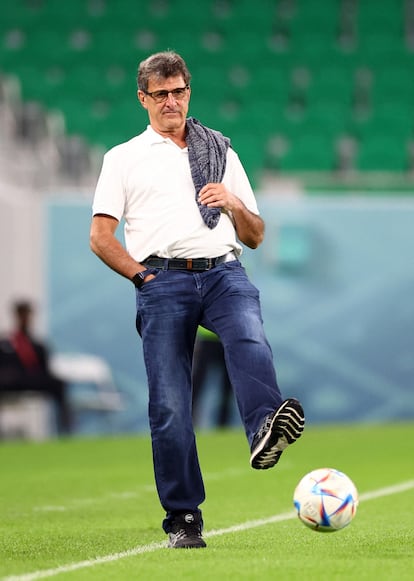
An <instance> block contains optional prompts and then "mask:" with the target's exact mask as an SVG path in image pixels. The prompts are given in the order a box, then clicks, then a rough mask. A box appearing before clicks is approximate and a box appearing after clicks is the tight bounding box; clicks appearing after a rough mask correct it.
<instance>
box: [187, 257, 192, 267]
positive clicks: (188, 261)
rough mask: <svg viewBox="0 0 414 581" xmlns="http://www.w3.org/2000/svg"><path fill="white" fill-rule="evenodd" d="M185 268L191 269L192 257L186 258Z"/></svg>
mask: <svg viewBox="0 0 414 581" xmlns="http://www.w3.org/2000/svg"><path fill="white" fill-rule="evenodd" d="M187 270H193V259H192V258H187Z"/></svg>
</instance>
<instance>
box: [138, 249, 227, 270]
mask: <svg viewBox="0 0 414 581" xmlns="http://www.w3.org/2000/svg"><path fill="white" fill-rule="evenodd" d="M230 260H236V257H235V255H234V254H233V252H228V253H227V254H223V256H217V257H216V258H161V257H160V256H148V258H146V259H145V260H143V261H142V264H145V266H152V267H154V268H162V269H164V270H199V271H202V270H210V269H211V268H214V267H215V266H217V265H218V264H222V263H223V262H229V261H230Z"/></svg>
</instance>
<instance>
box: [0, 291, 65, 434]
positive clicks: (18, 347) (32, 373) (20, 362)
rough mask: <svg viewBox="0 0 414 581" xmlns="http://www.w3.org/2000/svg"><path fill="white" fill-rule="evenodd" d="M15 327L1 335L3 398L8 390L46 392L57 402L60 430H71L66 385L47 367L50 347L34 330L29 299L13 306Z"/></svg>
mask: <svg viewBox="0 0 414 581" xmlns="http://www.w3.org/2000/svg"><path fill="white" fill-rule="evenodd" d="M13 314H14V321H15V324H14V328H13V330H12V332H11V333H10V334H9V335H8V336H6V337H3V338H0V398H1V397H2V396H3V395H4V394H5V393H10V392H24V391H36V392H41V393H45V394H46V395H47V396H49V397H50V398H51V399H52V400H53V401H54V403H55V406H56V412H57V414H56V415H57V428H58V433H59V434H60V435H62V434H68V433H69V432H70V431H71V424H72V421H71V414H70V409H69V405H68V401H67V394H66V384H65V383H64V382H63V381H62V380H60V379H58V378H57V377H54V376H53V375H52V374H51V373H50V371H49V368H48V356H49V354H48V349H47V347H46V345H44V344H43V343H41V342H40V341H38V340H36V339H34V337H33V336H32V333H31V321H32V315H33V307H32V305H31V304H30V303H29V302H28V301H19V302H16V303H15V304H14V306H13Z"/></svg>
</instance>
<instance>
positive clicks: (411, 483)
mask: <svg viewBox="0 0 414 581" xmlns="http://www.w3.org/2000/svg"><path fill="white" fill-rule="evenodd" d="M413 488H414V480H408V481H407V482H401V483H400V484H394V485H393V486H386V487H385V488H379V489H378V490H372V491H371V492H365V493H363V494H360V496H359V499H360V500H362V501H365V500H373V499H374V498H381V497H383V496H390V495H391V494H398V493H399V492H406V491H407V490H411V489H413ZM293 518H296V512H295V511H289V512H285V513H281V514H277V515H274V516H270V517H268V518H262V519H257V520H251V521H247V522H245V523H241V524H238V525H233V526H231V527H227V528H225V529H217V530H214V529H213V530H211V531H207V532H206V533H204V537H206V538H207V537H217V536H219V535H226V534H229V533H236V532H240V531H245V530H248V529H253V528H256V527H261V526H263V525H267V524H271V523H275V522H282V521H285V520H290V519H293ZM165 547H166V543H165V542H163V543H150V544H149V545H142V546H141V547H136V548H135V549H129V550H127V551H122V552H121V553H113V554H112V555H106V556H103V557H97V558H96V559H89V560H87V561H79V562H78V563H71V564H69V565H61V566H60V567H56V568H55V569H44V570H43V571H34V572H33V573H24V574H23V575H12V576H11V577H3V578H2V579H0V581H37V579H46V577H54V576H55V575H59V574H60V573H69V572H70V571H76V570H77V569H85V568H86V567H94V566H95V565H102V564H104V563H111V562H113V561H119V559H124V558H125V557H134V556H136V555H141V554H142V553H152V552H153V551H158V550H159V549H164V548H165Z"/></svg>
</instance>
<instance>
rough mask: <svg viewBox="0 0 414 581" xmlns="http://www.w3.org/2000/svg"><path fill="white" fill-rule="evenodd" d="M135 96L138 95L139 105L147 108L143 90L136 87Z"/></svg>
mask: <svg viewBox="0 0 414 581" xmlns="http://www.w3.org/2000/svg"><path fill="white" fill-rule="evenodd" d="M137 97H138V101H139V102H140V103H141V105H142V106H143V107H144V109H148V107H147V104H146V103H145V93H144V91H140V90H139V89H138V91H137Z"/></svg>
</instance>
